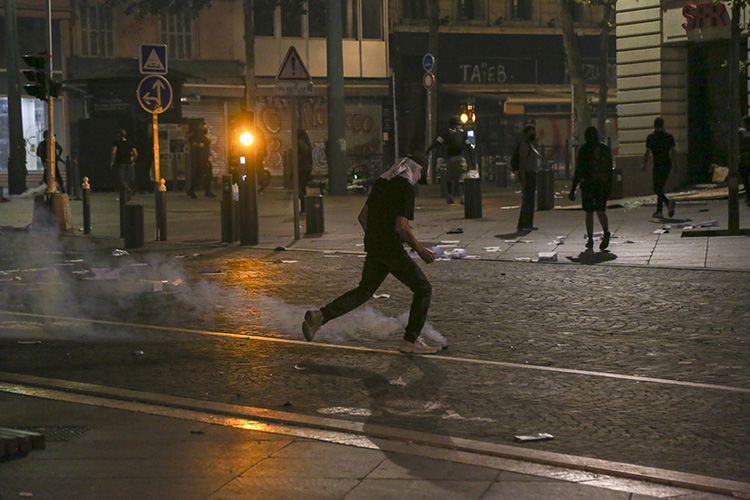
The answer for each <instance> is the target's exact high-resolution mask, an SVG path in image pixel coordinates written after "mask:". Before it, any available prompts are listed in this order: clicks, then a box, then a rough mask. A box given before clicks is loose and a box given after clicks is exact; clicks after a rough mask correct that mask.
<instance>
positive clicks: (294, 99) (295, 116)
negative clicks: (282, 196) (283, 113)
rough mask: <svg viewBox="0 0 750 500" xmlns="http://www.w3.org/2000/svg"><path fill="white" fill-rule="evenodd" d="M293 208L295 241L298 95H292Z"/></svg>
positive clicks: (297, 192)
mask: <svg viewBox="0 0 750 500" xmlns="http://www.w3.org/2000/svg"><path fill="white" fill-rule="evenodd" d="M291 101H292V198H293V199H292V210H294V241H297V240H299V238H300V236H299V151H298V149H297V148H298V143H299V139H298V137H297V133H298V132H297V130H298V129H299V109H298V108H297V105H298V103H297V97H295V96H292V98H291Z"/></svg>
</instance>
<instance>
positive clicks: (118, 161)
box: [110, 128, 138, 200]
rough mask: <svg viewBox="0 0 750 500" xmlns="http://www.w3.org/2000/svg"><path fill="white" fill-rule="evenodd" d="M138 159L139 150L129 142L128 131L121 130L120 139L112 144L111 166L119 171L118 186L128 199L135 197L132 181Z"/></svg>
mask: <svg viewBox="0 0 750 500" xmlns="http://www.w3.org/2000/svg"><path fill="white" fill-rule="evenodd" d="M137 159H138V150H137V149H135V146H133V145H132V144H131V143H130V142H128V131H127V130H125V129H124V128H121V129H120V131H119V137H118V138H117V139H116V140H115V141H114V142H113V143H112V158H111V160H110V166H111V167H112V168H115V169H116V170H117V186H118V187H119V188H120V190H121V191H125V194H126V196H127V198H128V200H129V199H130V197H131V196H132V195H133V190H132V189H131V188H130V179H131V177H132V175H133V165H134V164H135V160H137Z"/></svg>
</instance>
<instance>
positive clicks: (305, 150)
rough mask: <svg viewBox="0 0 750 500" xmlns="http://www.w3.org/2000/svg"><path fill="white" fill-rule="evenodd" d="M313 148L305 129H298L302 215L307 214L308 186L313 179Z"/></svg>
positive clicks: (298, 163) (298, 162)
mask: <svg viewBox="0 0 750 500" xmlns="http://www.w3.org/2000/svg"><path fill="white" fill-rule="evenodd" d="M312 154H313V146H312V142H310V136H309V135H307V131H306V130H305V129H302V128H300V129H297V165H298V168H299V170H298V172H297V173H298V181H299V204H300V205H299V206H300V213H304V212H305V196H307V184H308V183H309V182H310V178H311V177H312V168H313V157H312Z"/></svg>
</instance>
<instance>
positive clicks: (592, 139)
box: [583, 127, 599, 144]
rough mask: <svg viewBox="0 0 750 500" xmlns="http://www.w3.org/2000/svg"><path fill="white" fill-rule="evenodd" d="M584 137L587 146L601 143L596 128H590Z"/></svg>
mask: <svg viewBox="0 0 750 500" xmlns="http://www.w3.org/2000/svg"><path fill="white" fill-rule="evenodd" d="M583 137H584V138H585V140H586V144H596V143H598V142H599V131H598V130H597V129H596V127H588V128H587V129H586V132H584V134H583Z"/></svg>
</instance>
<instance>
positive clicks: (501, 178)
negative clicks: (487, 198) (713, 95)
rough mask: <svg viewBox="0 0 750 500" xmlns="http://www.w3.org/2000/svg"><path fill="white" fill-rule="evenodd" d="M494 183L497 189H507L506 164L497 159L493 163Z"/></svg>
mask: <svg viewBox="0 0 750 500" xmlns="http://www.w3.org/2000/svg"><path fill="white" fill-rule="evenodd" d="M495 182H496V183H497V187H500V188H507V187H508V164H507V163H506V162H504V161H500V160H499V159H498V160H496V161H495Z"/></svg>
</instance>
